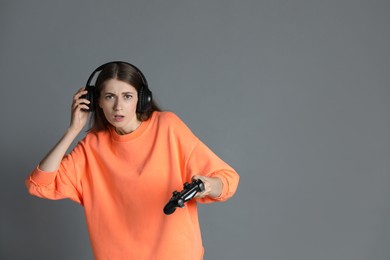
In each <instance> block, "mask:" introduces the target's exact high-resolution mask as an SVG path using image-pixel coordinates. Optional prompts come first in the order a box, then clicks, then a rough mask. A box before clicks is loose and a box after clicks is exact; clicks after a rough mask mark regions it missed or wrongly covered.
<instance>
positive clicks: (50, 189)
mask: <svg viewBox="0 0 390 260" xmlns="http://www.w3.org/2000/svg"><path fill="white" fill-rule="evenodd" d="M85 93H86V91H84V90H83V89H80V90H79V91H78V92H77V93H76V94H75V95H74V97H73V103H72V116H71V123H70V126H69V128H68V129H67V130H66V132H65V134H64V135H63V137H62V138H61V139H60V140H59V142H58V143H57V144H56V145H55V146H54V147H53V148H52V149H51V150H50V151H49V153H48V154H47V155H46V156H45V157H44V158H43V159H42V160H41V162H40V163H39V165H38V167H36V168H35V169H34V170H33V171H32V173H31V174H30V176H28V178H27V180H26V186H27V189H28V191H29V193H30V194H31V195H35V196H38V197H41V198H47V199H61V198H70V199H72V200H74V201H76V202H79V203H81V195H80V194H81V190H80V183H79V181H80V179H79V176H78V175H76V174H75V172H76V169H75V162H74V155H75V153H74V152H75V150H73V151H72V153H71V154H69V155H67V156H65V153H66V151H67V149H68V148H69V146H70V145H71V143H72V142H73V140H74V139H75V138H76V136H77V135H78V134H79V133H80V131H81V130H82V129H83V127H84V126H85V124H86V122H87V118H88V114H87V112H84V111H82V109H87V108H88V106H87V105H85V104H84V103H88V100H86V99H83V98H80V97H81V95H83V94H85ZM78 151H79V152H77V154H80V149H78Z"/></svg>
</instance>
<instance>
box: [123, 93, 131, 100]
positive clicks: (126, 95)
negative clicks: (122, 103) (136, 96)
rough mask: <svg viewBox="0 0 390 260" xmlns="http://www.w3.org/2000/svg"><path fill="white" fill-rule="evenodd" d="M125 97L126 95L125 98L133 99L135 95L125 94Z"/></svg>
mask: <svg viewBox="0 0 390 260" xmlns="http://www.w3.org/2000/svg"><path fill="white" fill-rule="evenodd" d="M123 97H124V98H125V99H131V98H132V97H133V96H132V95H130V94H125V95H123Z"/></svg>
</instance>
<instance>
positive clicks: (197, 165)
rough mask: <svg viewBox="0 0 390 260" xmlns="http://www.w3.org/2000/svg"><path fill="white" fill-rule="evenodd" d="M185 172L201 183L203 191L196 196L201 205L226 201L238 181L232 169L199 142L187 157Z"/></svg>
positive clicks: (231, 194)
mask: <svg viewBox="0 0 390 260" xmlns="http://www.w3.org/2000/svg"><path fill="white" fill-rule="evenodd" d="M187 171H188V173H189V174H190V175H191V176H192V178H193V179H201V180H202V181H203V183H204V186H205V190H204V191H203V192H200V193H198V194H197V195H196V197H197V198H198V199H199V202H203V203H210V202H215V201H226V200H228V199H229V198H231V197H232V196H233V195H234V193H235V192H236V190H237V186H238V182H239V179H240V177H239V175H238V174H237V172H236V171H235V170H234V169H233V168H232V167H230V166H229V165H228V164H227V163H226V162H224V161H223V160H222V159H220V158H219V157H218V156H217V155H216V154H215V153H214V152H213V151H211V150H210V149H209V148H208V147H207V146H206V145H205V144H203V143H202V142H201V141H199V140H198V142H197V144H196V145H195V147H194V149H193V151H192V153H191V155H190V157H189V160H188V163H187Z"/></svg>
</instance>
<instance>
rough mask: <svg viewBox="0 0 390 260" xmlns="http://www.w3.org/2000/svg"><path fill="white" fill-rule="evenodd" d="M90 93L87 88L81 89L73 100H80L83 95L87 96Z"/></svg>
mask: <svg viewBox="0 0 390 260" xmlns="http://www.w3.org/2000/svg"><path fill="white" fill-rule="evenodd" d="M87 93H88V91H87V90H85V88H80V89H79V90H78V91H77V92H76V93H75V94H74V96H73V99H79V98H80V97H81V96H82V95H86V94H87Z"/></svg>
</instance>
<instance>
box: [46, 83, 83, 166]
mask: <svg viewBox="0 0 390 260" xmlns="http://www.w3.org/2000/svg"><path fill="white" fill-rule="evenodd" d="M86 93H87V91H85V90H84V88H81V89H80V90H79V91H78V92H77V93H76V94H75V95H74V96H73V103H72V115H71V122H70V125H69V128H68V129H67V130H66V132H65V134H64V135H63V136H62V138H61V139H60V141H59V142H58V143H57V144H56V145H55V146H54V147H53V148H52V149H51V150H50V152H49V153H48V154H47V155H46V156H45V157H44V158H43V159H42V160H41V162H40V163H39V169H40V170H42V171H45V172H53V171H55V170H57V169H58V167H59V165H60V163H61V160H62V158H63V157H64V155H65V153H66V151H67V150H68V148H69V146H70V145H71V144H72V142H73V140H74V139H75V138H76V137H77V135H78V134H79V133H80V131H81V130H82V129H83V127H84V126H85V124H86V122H87V120H88V112H85V111H83V110H82V109H88V106H87V105H86V104H89V101H88V100H87V99H83V98H80V97H81V96H82V95H85V94H86Z"/></svg>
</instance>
